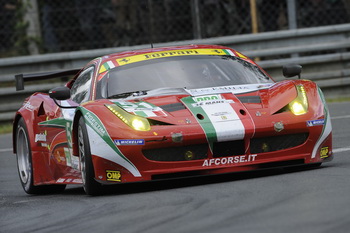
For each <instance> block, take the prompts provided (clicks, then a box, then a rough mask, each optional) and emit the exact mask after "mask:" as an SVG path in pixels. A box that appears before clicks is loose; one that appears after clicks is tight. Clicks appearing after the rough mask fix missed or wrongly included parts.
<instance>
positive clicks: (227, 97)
mask: <svg viewBox="0 0 350 233" xmlns="http://www.w3.org/2000/svg"><path fill="white" fill-rule="evenodd" d="M296 97H297V91H296V88H295V85H294V82H293V81H292V80H291V81H283V82H279V83H270V84H250V85H234V86H221V87H210V88H200V89H184V88H161V89H157V90H153V91H149V92H147V95H140V96H133V97H129V98H126V99H113V100H110V101H111V102H112V103H114V104H116V105H118V106H119V107H121V108H123V109H124V110H125V111H127V112H129V113H132V114H135V115H139V116H142V117H147V118H151V119H154V120H160V121H165V122H167V123H171V124H179V123H181V122H182V123H185V122H186V121H185V120H181V121H179V119H178V118H182V119H187V120H188V119H190V118H189V117H195V118H197V119H201V117H205V115H207V114H210V115H211V119H212V120H214V121H221V120H222V119H224V118H225V117H229V116H230V114H231V112H235V114H237V113H238V114H239V113H240V114H241V115H244V114H245V113H246V111H249V110H250V109H267V110H268V112H269V113H270V114H274V113H275V112H277V111H279V110H280V109H282V108H283V107H284V106H286V105H287V104H288V103H290V102H291V101H292V100H293V99H295V98H296ZM202 110H203V111H202ZM225 120H229V119H225Z"/></svg>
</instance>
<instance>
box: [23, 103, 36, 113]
mask: <svg viewBox="0 0 350 233" xmlns="http://www.w3.org/2000/svg"><path fill="white" fill-rule="evenodd" d="M23 108H25V109H27V110H28V111H31V112H32V111H34V106H33V105H31V104H30V102H29V101H28V102H26V103H24V104H23Z"/></svg>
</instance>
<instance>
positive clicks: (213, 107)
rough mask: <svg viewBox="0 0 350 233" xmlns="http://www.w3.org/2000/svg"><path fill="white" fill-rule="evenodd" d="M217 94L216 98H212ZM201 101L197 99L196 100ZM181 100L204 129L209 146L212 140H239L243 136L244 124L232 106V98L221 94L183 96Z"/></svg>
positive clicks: (211, 145)
mask: <svg viewBox="0 0 350 233" xmlns="http://www.w3.org/2000/svg"><path fill="white" fill-rule="evenodd" d="M213 96H217V97H218V98H217V99H216V98H213ZM208 98H209V99H210V100H208ZM199 99H200V100H202V99H203V101H198V100H199ZM181 101H182V102H183V103H184V104H185V105H186V106H187V107H188V109H189V110H190V111H191V112H192V114H193V115H194V116H195V117H196V119H197V121H198V123H199V124H200V125H201V127H202V129H203V130H204V132H205V134H206V137H207V140H208V143H209V145H210V148H211V149H212V148H213V143H214V142H223V141H231V140H241V139H243V138H244V136H245V128H244V125H243V123H242V121H241V119H240V118H239V116H238V115H237V113H236V111H235V110H234V109H233V107H232V105H231V104H232V103H233V101H232V100H226V99H223V98H222V96H221V95H210V96H202V97H185V98H182V99H181Z"/></svg>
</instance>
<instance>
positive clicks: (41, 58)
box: [0, 24, 350, 121]
mask: <svg viewBox="0 0 350 233" xmlns="http://www.w3.org/2000/svg"><path fill="white" fill-rule="evenodd" d="M185 44H220V45H225V46H228V47H232V48H234V49H237V50H238V51H241V52H242V53H244V54H246V55H247V56H249V57H251V58H254V59H255V60H256V61H257V63H258V64H259V65H260V66H262V67H263V68H264V69H265V70H266V71H267V72H268V73H269V74H271V76H272V77H273V78H274V79H275V80H276V81H278V80H282V79H283V77H282V72H281V67H282V66H283V65H284V64H288V63H297V64H300V65H302V66H303V72H302V78H305V79H310V80H313V81H315V82H317V84H318V85H319V86H320V87H321V88H322V89H323V91H324V92H325V95H326V96H337V95H339V96H340V95H344V94H347V95H349V94H350V92H349V90H350V52H348V51H349V49H350V24H342V25H335V26H325V27H317V28H306V29H296V30H286V31H277V32H267V33H260V34H249V35H237V36H225V37H219V38H210V39H202V40H191V41H180V42H172V43H161V44H155V47H163V46H170V45H185ZM149 47H150V45H140V46H133V47H118V48H106V49H98V50H89V51H76V52H64V53H55V54H44V55H35V56H24V57H14V58H5V59H0V70H1V74H0V121H10V120H11V119H12V118H13V116H14V112H15V111H16V110H17V109H18V108H19V107H20V106H21V103H22V102H23V100H24V98H25V97H26V96H29V95H30V94H31V93H33V92H37V91H48V90H49V89H51V88H53V87H55V86H57V85H59V84H57V83H55V84H52V83H51V84H50V83H47V84H35V85H30V86H26V88H25V90H24V91H20V92H16V91H15V88H14V84H13V81H14V75H15V74H19V73H38V72H44V71H56V70H61V69H71V68H79V67H82V66H84V65H85V64H86V63H87V62H88V61H89V60H91V59H93V58H95V57H99V56H102V55H105V54H109V53H115V52H120V51H125V50H135V49H141V48H149Z"/></svg>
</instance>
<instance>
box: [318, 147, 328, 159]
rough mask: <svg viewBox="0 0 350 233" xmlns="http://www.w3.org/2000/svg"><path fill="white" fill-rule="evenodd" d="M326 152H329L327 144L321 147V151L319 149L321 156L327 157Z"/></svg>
mask: <svg viewBox="0 0 350 233" xmlns="http://www.w3.org/2000/svg"><path fill="white" fill-rule="evenodd" d="M328 153H329V147H328V146H326V147H322V148H321V151H320V155H321V158H326V157H328Z"/></svg>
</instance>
